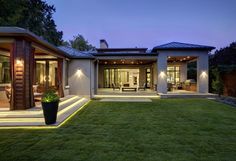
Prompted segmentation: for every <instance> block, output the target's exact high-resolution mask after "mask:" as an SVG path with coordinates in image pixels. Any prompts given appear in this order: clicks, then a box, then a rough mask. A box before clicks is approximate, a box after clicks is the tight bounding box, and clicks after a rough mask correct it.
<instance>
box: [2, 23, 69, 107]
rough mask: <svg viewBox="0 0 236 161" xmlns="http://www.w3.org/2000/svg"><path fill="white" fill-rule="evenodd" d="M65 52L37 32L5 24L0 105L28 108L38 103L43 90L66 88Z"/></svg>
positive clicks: (3, 30) (58, 91) (3, 28)
mask: <svg viewBox="0 0 236 161" xmlns="http://www.w3.org/2000/svg"><path fill="white" fill-rule="evenodd" d="M65 56H66V55H65V53H64V52H62V51H60V50H59V49H58V48H56V47H54V46H53V45H51V44H49V43H48V42H46V41H44V40H42V39H41V38H40V37H38V36H36V35H34V34H33V33H31V32H29V31H27V30H24V29H21V28H17V27H12V28H8V27H6V28H5V27H2V28H1V33H0V108H2V109H7V110H25V109H29V108H32V107H35V106H37V102H39V101H40V99H41V96H42V93H43V92H44V91H45V90H47V89H54V90H55V91H56V92H57V93H58V95H59V96H60V97H63V96H64V90H63V83H64V80H63V73H64V71H63V70H64V69H63V64H65V58H66V57H65Z"/></svg>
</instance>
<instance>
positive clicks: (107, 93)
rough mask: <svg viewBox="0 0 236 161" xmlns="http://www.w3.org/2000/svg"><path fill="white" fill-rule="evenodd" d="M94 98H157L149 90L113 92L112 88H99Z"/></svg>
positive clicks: (154, 93) (152, 91) (154, 92)
mask: <svg viewBox="0 0 236 161" xmlns="http://www.w3.org/2000/svg"><path fill="white" fill-rule="evenodd" d="M94 97H95V98H104V97H105V98H107V97H109V98H110V97H130V98H133V97H142V98H146V97H147V98H159V96H158V95H157V93H156V91H154V90H151V89H146V90H145V91H144V90H137V91H122V90H117V89H116V90H113V89H112V88H99V89H98V92H97V94H96V95H95V96H94Z"/></svg>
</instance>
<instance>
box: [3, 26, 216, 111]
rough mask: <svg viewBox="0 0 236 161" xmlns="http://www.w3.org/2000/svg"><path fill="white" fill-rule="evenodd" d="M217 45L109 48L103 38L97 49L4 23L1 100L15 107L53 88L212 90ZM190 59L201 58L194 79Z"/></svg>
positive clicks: (64, 91) (85, 91)
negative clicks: (189, 71) (211, 59)
mask: <svg viewBox="0 0 236 161" xmlns="http://www.w3.org/2000/svg"><path fill="white" fill-rule="evenodd" d="M212 49H214V47H211V46H204V45H194V44H186V43H179V42H171V43H167V44H164V45H159V46H156V47H153V49H151V50H148V49H147V48H109V46H108V43H107V42H106V41H105V40H101V41H100V48H98V49H96V51H78V50H76V49H72V48H70V47H64V46H61V47H56V46H54V45H52V44H50V43H48V42H47V41H45V40H43V39H42V38H41V37H39V36H37V35H35V34H33V33H32V32H30V31H28V30H25V29H22V28H18V27H0V102H2V104H3V105H6V104H9V108H10V109H11V110H22V109H28V108H31V107H34V105H35V101H37V98H38V97H40V96H41V93H42V92H43V91H45V90H46V89H48V88H54V89H55V90H57V92H58V94H59V95H60V96H61V97H63V96H65V95H69V94H73V95H80V96H84V97H90V98H92V97H93V96H94V95H95V94H97V93H98V92H99V90H100V89H107V90H109V91H111V92H113V91H117V92H120V93H122V92H124V93H125V92H134V93H135V92H137V93H138V92H139V90H143V91H144V92H145V90H147V91H152V92H154V93H155V94H161V93H164V94H166V93H168V92H173V91H175V92H176V91H178V90H181V91H186V92H187V91H191V92H195V93H208V53H209V52H210V51H211V50H212ZM189 62H196V64H197V65H196V70H197V72H196V73H197V75H196V79H188V74H187V68H188V67H187V64H188V63H189ZM180 94H181V92H180ZM4 101H5V104H4V103H3V102H4ZM0 106H1V104H0Z"/></svg>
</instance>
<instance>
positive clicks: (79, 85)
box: [68, 59, 94, 97]
mask: <svg viewBox="0 0 236 161" xmlns="http://www.w3.org/2000/svg"><path fill="white" fill-rule="evenodd" d="M68 71H69V73H68V75H69V80H68V81H69V86H70V89H69V94H72V95H80V96H85V97H92V96H93V94H94V63H93V60H89V59H72V60H71V61H70V62H69V70H68Z"/></svg>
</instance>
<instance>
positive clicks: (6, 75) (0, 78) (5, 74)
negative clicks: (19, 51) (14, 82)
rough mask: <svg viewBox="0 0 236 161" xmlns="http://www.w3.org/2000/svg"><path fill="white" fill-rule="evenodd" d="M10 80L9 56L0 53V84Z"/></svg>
mask: <svg viewBox="0 0 236 161" xmlns="http://www.w3.org/2000/svg"><path fill="white" fill-rule="evenodd" d="M10 82H11V76H10V58H9V57H7V56H1V55H0V84H8V83H10Z"/></svg>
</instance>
